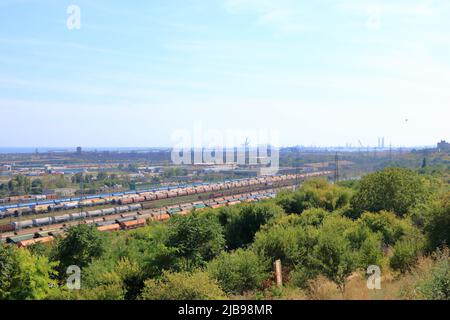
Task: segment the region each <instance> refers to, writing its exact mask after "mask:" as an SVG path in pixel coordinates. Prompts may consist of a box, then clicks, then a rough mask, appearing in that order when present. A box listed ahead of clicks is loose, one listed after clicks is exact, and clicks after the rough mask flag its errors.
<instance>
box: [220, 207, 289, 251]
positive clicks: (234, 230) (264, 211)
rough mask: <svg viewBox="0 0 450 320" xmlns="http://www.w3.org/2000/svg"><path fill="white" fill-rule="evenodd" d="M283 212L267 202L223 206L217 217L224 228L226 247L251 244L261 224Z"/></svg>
mask: <svg viewBox="0 0 450 320" xmlns="http://www.w3.org/2000/svg"><path fill="white" fill-rule="evenodd" d="M283 214H284V211H283V209H281V208H280V207H279V206H277V205H274V204H273V203H270V202H267V203H258V204H251V205H243V206H238V207H228V208H223V209H221V210H220V211H219V213H218V217H219V221H220V222H221V224H222V225H223V226H224V228H225V238H226V241H227V245H228V248H229V249H231V250H233V249H237V248H241V247H244V246H247V245H249V244H251V243H252V242H253V240H254V237H255V234H256V232H258V231H259V230H260V228H261V226H263V225H265V224H267V223H268V222H269V221H271V220H272V219H274V218H276V217H281V216H282V215H283Z"/></svg>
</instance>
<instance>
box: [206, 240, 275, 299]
mask: <svg viewBox="0 0 450 320" xmlns="http://www.w3.org/2000/svg"><path fill="white" fill-rule="evenodd" d="M267 267H268V264H267V263H266V262H265V261H263V260H262V259H261V258H260V257H259V256H258V255H256V254H255V253H254V252H252V251H250V250H243V249H238V250H236V251H235V252H232V253H223V254H222V255H220V256H219V257H218V258H216V259H215V260H213V261H212V262H210V264H209V266H208V273H209V274H210V275H211V277H212V278H214V279H217V281H218V282H219V284H220V286H221V287H222V288H223V289H224V290H225V291H226V292H227V293H234V294H242V293H244V292H246V291H250V290H254V289H258V288H260V287H261V284H262V283H263V281H264V280H266V279H267V278H269V276H270V274H269V273H268V272H267Z"/></svg>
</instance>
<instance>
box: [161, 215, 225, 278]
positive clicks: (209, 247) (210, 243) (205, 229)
mask: <svg viewBox="0 0 450 320" xmlns="http://www.w3.org/2000/svg"><path fill="white" fill-rule="evenodd" d="M165 245H166V246H167V247H169V248H174V249H175V250H174V253H175V256H176V257H177V258H178V259H180V260H181V265H182V269H183V270H187V271H191V270H193V269H195V268H197V267H201V266H204V265H205V264H206V263H207V262H208V261H210V260H212V259H213V258H214V257H216V256H217V255H218V254H220V253H221V252H222V250H223V249H224V248H225V239H224V236H223V228H222V226H221V225H220V224H219V222H218V220H217V218H215V217H213V216H208V215H198V214H193V215H189V216H175V217H173V218H172V219H171V220H170V222H169V235H168V237H167V241H166V244H165Z"/></svg>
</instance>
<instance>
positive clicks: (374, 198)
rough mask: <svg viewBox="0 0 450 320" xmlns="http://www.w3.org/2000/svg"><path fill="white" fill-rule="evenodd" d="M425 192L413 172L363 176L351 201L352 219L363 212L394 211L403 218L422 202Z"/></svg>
mask: <svg viewBox="0 0 450 320" xmlns="http://www.w3.org/2000/svg"><path fill="white" fill-rule="evenodd" d="M427 197H428V192H427V190H426V188H425V185H424V182H423V180H422V178H421V177H420V176H419V175H418V174H417V173H415V172H414V171H412V170H409V169H403V168H386V169H384V170H382V171H379V172H375V173H372V174H369V175H367V176H365V177H363V178H362V179H361V181H360V184H359V189H358V191H357V192H356V194H355V195H354V197H353V199H352V206H353V209H354V215H355V217H359V216H360V215H361V214H362V213H363V212H364V211H369V212H380V211H383V210H384V211H393V212H395V213H396V214H397V215H399V216H403V215H405V214H406V213H407V212H408V211H409V210H410V209H411V208H413V207H414V206H416V205H417V204H419V203H422V202H425V201H426V199H427Z"/></svg>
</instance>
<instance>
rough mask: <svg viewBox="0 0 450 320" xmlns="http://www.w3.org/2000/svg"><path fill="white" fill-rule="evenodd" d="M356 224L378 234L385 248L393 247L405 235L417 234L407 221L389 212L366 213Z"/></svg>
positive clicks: (417, 231)
mask: <svg viewBox="0 0 450 320" xmlns="http://www.w3.org/2000/svg"><path fill="white" fill-rule="evenodd" d="M358 223H359V224H361V225H364V226H366V227H368V228H369V229H370V230H371V231H372V232H375V233H380V234H381V235H382V237H383V243H384V244H385V245H386V246H390V245H394V244H395V243H396V242H397V241H398V240H400V239H401V238H402V237H404V236H406V235H412V234H418V233H419V230H417V229H415V228H414V227H413V225H412V223H411V221H409V220H406V219H404V220H402V219H399V218H397V217H396V216H395V214H393V213H391V212H386V211H382V212H379V213H369V212H366V213H364V214H363V215H362V217H361V218H360V219H359V220H358Z"/></svg>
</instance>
